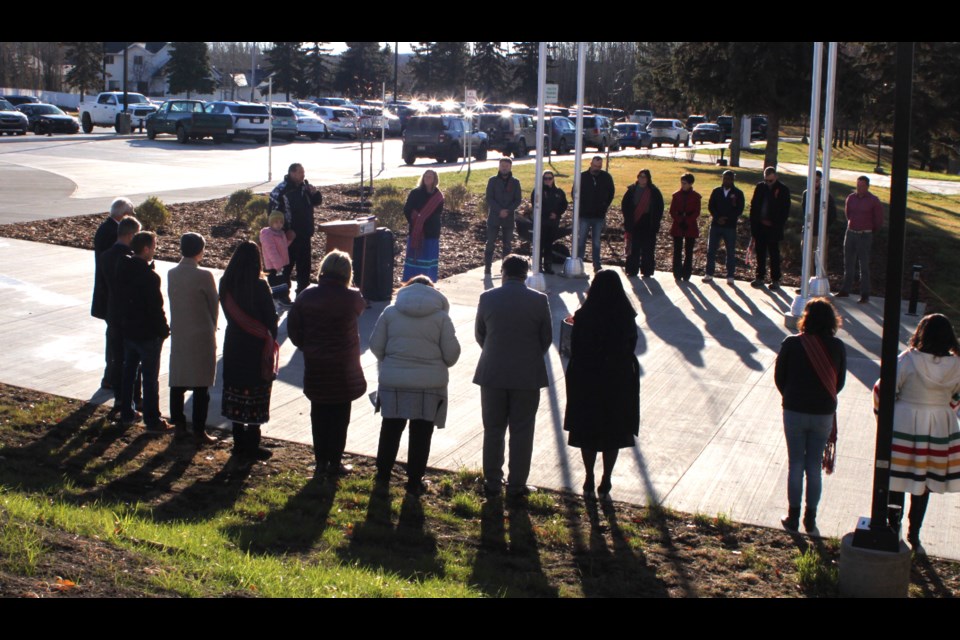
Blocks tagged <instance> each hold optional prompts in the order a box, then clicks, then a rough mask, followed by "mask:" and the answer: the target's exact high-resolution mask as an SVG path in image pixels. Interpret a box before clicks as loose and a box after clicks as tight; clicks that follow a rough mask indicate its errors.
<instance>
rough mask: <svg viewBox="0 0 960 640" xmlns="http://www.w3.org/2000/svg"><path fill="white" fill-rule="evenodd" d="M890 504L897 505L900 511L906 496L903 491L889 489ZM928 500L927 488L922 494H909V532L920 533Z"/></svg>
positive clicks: (928, 492)
mask: <svg viewBox="0 0 960 640" xmlns="http://www.w3.org/2000/svg"><path fill="white" fill-rule="evenodd" d="M888 498H889V500H890V504H895V505H899V506H900V509H901V513H902V509H903V505H904V500H905V498H906V496H905V495H904V494H903V491H891V492H890V493H889V495H888ZM929 502H930V491H929V489H928V490H927V491H925V492H924V493H923V495H919V496H918V495H913V494H911V495H910V512H909V514H908V516H907V518H908V521H909V523H910V530H909V531H910V533H916V534H919V533H920V527H922V526H923V517H924V516H925V515H926V514H927V504H928V503H929Z"/></svg>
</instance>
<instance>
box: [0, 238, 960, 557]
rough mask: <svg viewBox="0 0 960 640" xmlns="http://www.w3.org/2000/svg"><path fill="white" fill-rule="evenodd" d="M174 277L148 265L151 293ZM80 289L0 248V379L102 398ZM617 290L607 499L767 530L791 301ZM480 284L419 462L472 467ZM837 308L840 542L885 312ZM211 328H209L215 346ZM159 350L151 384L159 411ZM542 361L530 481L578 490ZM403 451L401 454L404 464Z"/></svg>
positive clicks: (86, 263) (460, 325)
mask: <svg viewBox="0 0 960 640" xmlns="http://www.w3.org/2000/svg"><path fill="white" fill-rule="evenodd" d="M165 241H167V242H170V240H169V239H165ZM171 266H172V265H171V264H168V263H158V264H157V271H158V273H160V275H161V278H163V279H164V290H165V289H166V272H167V271H168V269H169V268H170V267H171ZM217 275H218V277H219V274H217ZM92 281H93V254H92V252H90V251H84V250H79V249H71V248H66V247H59V246H53V245H45V244H36V243H30V242H23V241H16V240H9V239H5V238H0V326H2V328H3V330H4V333H5V335H6V338H7V339H6V345H7V346H6V348H5V349H4V350H3V352H2V353H0V381H3V382H5V383H8V384H14V385H19V386H24V387H29V388H32V389H37V390H40V391H45V392H49V393H57V394H61V395H65V396H69V397H72V398H77V399H80V400H90V401H92V402H108V401H110V400H111V398H110V396H108V394H107V393H106V392H103V391H100V390H99V389H98V385H99V383H100V377H101V375H102V372H103V344H104V324H103V323H102V322H101V321H99V320H96V319H94V318H91V317H90V315H89V309H90V291H91V288H92ZM547 283H548V286H549V295H550V304H551V308H552V311H553V316H554V327H555V328H556V327H558V326H559V322H560V321H561V319H562V318H563V317H565V316H566V315H567V314H569V313H572V312H573V311H574V310H576V308H577V307H578V305H579V304H580V302H581V301H582V300H583V298H584V294H585V292H586V289H587V286H588V285H587V281H586V280H565V279H563V278H560V277H557V276H547ZM625 284H626V285H627V288H628V291H630V292H631V294H632V296H633V298H634V304H635V306H636V308H637V310H638V312H639V314H640V315H639V317H638V319H637V322H638V325H639V329H640V336H639V342H638V346H637V354H638V357H639V360H640V366H641V375H642V379H641V418H642V423H641V428H640V437H639V438H638V439H637V444H636V446H635V447H633V448H632V449H629V450H625V451H623V452H622V453H621V456H620V462H619V463H618V466H617V470H616V475H615V476H614V479H613V492H612V495H613V496H614V498H615V499H617V500H622V501H627V502H633V503H640V504H645V503H647V502H649V501H656V502H659V503H663V504H666V505H668V506H670V507H672V508H674V509H678V510H682V511H686V512H702V513H706V514H709V515H715V514H717V513H724V514H727V515H728V516H729V517H731V518H732V519H733V520H736V521H740V522H746V523H750V524H758V525H763V526H769V527H775V528H777V527H779V526H780V525H779V518H780V516H781V515H783V513H784V511H785V508H786V476H787V465H786V462H787V453H786V446H785V444H784V439H783V435H782V431H783V427H782V423H781V409H780V395H779V393H778V392H777V390H776V387H775V385H774V382H773V363H774V360H775V358H776V353H777V349H778V348H779V344H780V341H781V340H782V339H783V337H784V336H786V335H788V332H787V330H786V329H785V328H784V323H783V313H784V312H785V311H786V310H787V309H788V308H789V303H790V299H789V296H788V295H787V294H786V293H785V292H771V291H768V290H766V289H761V290H756V289H752V288H750V287H749V286H748V285H747V283H745V282H739V281H738V282H737V284H736V285H735V286H728V285H726V284H725V283H723V281H722V280H721V281H720V283H712V284H702V283H700V282H699V278H696V279H695V282H694V283H691V284H688V285H685V286H677V285H676V284H675V283H674V281H673V278H672V277H670V276H669V274H664V273H662V274H658V276H657V278H656V279H652V280H643V281H641V280H636V279H634V280H633V281H627V280H626V279H625ZM491 286H499V279H490V278H484V277H483V276H482V274H481V273H480V272H479V271H472V272H469V273H465V274H461V275H458V276H454V277H452V278H448V279H446V280H444V281H442V282H441V283H440V288H441V289H442V290H443V292H444V293H445V294H446V295H447V296H448V297H449V299H450V302H451V317H452V319H453V322H454V325H455V327H456V330H457V334H458V337H459V339H460V342H461V344H462V345H463V355H462V356H461V358H460V362H459V363H457V365H456V366H455V367H453V369H452V370H451V382H450V390H449V397H450V411H449V417H448V425H447V428H446V429H443V430H439V431H437V432H436V435H435V437H434V441H433V447H432V452H431V457H430V464H431V466H435V467H439V468H444V469H450V470H455V469H458V468H460V467H471V468H480V467H481V444H482V428H481V424H480V420H479V411H478V409H479V406H480V392H479V388H478V387H476V386H475V385H473V384H472V383H471V382H470V380H471V379H472V376H473V371H474V368H475V366H476V362H477V359H478V357H479V353H480V350H479V347H478V346H477V345H476V343H475V342H474V339H473V321H474V316H475V314H476V301H477V298H478V296H479V294H480V293H481V292H482V291H483V290H484V289H486V288H489V287H491ZM837 302H838V303H839V304H838V307H839V309H840V311H841V313H842V315H843V320H844V330H843V332H842V333H841V334H840V337H841V338H842V339H843V340H844V341H845V343H846V344H847V349H848V364H849V373H848V377H847V385H846V387H845V388H844V390H843V391H842V392H841V394H840V411H839V414H838V422H839V433H840V440H839V446H838V461H837V471H836V473H835V474H833V475H832V476H829V477H826V478H825V480H824V494H823V499H822V501H821V505H820V509H821V511H820V517H819V523H820V529H821V532H822V533H823V534H824V535H828V536H842V535H843V534H845V533H846V532H849V531H851V530H852V529H853V527H854V526H855V524H856V520H857V518H858V517H859V516H862V515H869V512H870V496H871V483H872V464H873V452H874V446H875V421H874V418H873V414H872V400H871V388H872V385H873V383H874V381H875V380H876V379H877V377H878V376H879V353H880V333H881V325H882V307H883V301H882V299H879V298H874V299H873V301H872V303H871V304H869V305H863V306H861V305H857V304H855V303H849V302H848V301H847V300H837ZM385 306H386V303H382V302H381V303H377V304H374V305H372V306H371V308H370V309H368V310H367V312H366V313H364V315H363V316H362V318H361V323H360V333H361V346H362V349H363V355H362V358H361V360H362V363H363V366H364V371H365V373H366V377H367V381H368V385H369V388H370V389H371V390H372V389H373V388H375V386H376V362H375V359H374V357H373V356H372V355H371V354H370V352H369V351H368V350H367V348H366V343H367V339H368V337H369V335H370V332H371V330H372V328H373V325H374V323H375V322H376V319H377V317H378V315H379V313H380V312H381V311H382V309H383V308H384V307H385ZM168 309H169V307H168ZM916 321H917V318H911V317H908V316H904V317H903V325H902V327H901V336H900V338H901V341H904V340H906V339H907V338H908V337H909V335H910V333H911V332H912V331H913V328H914V327H915V325H916ZM223 326H224V322H223V321H221V329H220V331H218V340H219V342H220V343H221V344H222V337H223V336H222V328H223ZM557 338H558V336H555V340H554V343H555V344H556V342H557ZM280 341H281V345H282V346H281V352H280V356H281V372H280V379H279V380H278V381H277V383H276V384H275V385H274V394H273V402H272V407H271V421H270V422H269V423H268V424H267V425H265V427H264V432H265V433H266V434H267V435H269V436H272V437H275V438H282V439H287V440H291V441H296V442H303V443H309V442H310V419H309V409H310V406H309V402H308V401H307V399H306V398H305V397H304V396H303V395H302V393H301V391H300V382H301V380H302V375H303V361H302V358H301V356H300V354H299V352H297V351H296V350H295V349H294V347H293V345H292V344H290V342H289V341H288V340H287V339H286V323H285V318H283V319H282V322H281V327H280ZM167 353H168V351H165V354H164V358H163V363H162V368H161V381H160V382H161V385H160V387H161V392H162V393H161V408H162V409H163V410H164V413H165V414H166V410H165V409H166V407H167V388H166V384H167V355H166V354H167ZM547 364H548V371H549V374H550V379H551V386H550V387H549V388H548V389H546V390H545V391H544V393H543V394H542V396H541V402H540V409H539V414H538V420H537V434H536V441H535V447H536V451H535V454H534V465H533V469H532V473H531V478H530V481H531V483H532V484H536V485H539V486H544V487H550V488H554V489H571V490H575V491H579V486H580V485H581V483H582V479H583V472H582V465H581V462H580V456H579V452H578V450H576V449H572V448H569V447H567V446H566V434H565V433H564V432H563V429H562V423H563V411H564V407H565V404H566V400H565V393H564V383H563V372H564V364H565V363H564V362H562V360H561V358H560V356H559V353H558V352H557V349H556V347H554V348H553V349H551V351H550V353H549V356H548V362H547ZM219 392H220V388H219V386H217V387H215V388H214V389H213V399H212V402H211V407H210V415H211V417H210V424H211V425H214V424H218V423H219V424H220V425H221V426H226V424H225V421H223V419H222V418H220V417H219V411H220V393H219ZM188 410H189V407H188ZM378 436H379V417H378V416H375V415H374V414H373V412H372V409H371V406H370V403H369V401H368V400H367V399H366V398H365V397H364V398H361V399H360V400H357V401H356V402H355V403H354V406H353V419H352V422H351V426H350V433H349V439H348V443H347V450H348V451H351V452H354V453H359V454H363V455H369V456H372V455H375V453H376V446H377V439H378ZM405 452H406V445H405V444H404V445H403V446H402V447H401V459H403V458H404V456H405ZM958 509H960V496H958V495H956V494H953V495H949V494H948V495H937V496H934V498H933V499H932V500H931V504H930V509H929V512H928V514H927V520H926V523H925V525H924V532H923V534H924V535H923V540H924V545H925V547H926V548H927V550H928V551H929V552H930V553H931V554H933V555H937V556H941V557H947V558H953V559H960V519H958V518H957V517H956V515H957V512H958Z"/></svg>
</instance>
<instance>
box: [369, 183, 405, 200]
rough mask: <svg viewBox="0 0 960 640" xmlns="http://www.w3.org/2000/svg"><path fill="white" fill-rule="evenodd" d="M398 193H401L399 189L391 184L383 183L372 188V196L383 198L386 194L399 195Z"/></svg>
mask: <svg viewBox="0 0 960 640" xmlns="http://www.w3.org/2000/svg"><path fill="white" fill-rule="evenodd" d="M400 195H401V193H400V189H398V188H397V187H396V186H394V185H392V184H385V185H382V186H379V187H377V188H376V189H374V190H373V197H374V198H385V197H387V196H397V197H399V196H400Z"/></svg>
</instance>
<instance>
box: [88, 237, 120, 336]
mask: <svg viewBox="0 0 960 640" xmlns="http://www.w3.org/2000/svg"><path fill="white" fill-rule="evenodd" d="M119 226H120V223H119V222H117V221H116V220H114V219H113V218H107V219H106V220H104V221H103V222H102V223H100V226H99V227H97V232H96V233H95V234H94V236H93V259H94V274H93V302H92V303H91V305H90V315H92V316H93V317H94V318H100V319H101V320H106V319H107V295H108V293H107V281H106V279H105V276H104V273H103V271H102V270H101V269H100V256H101V255H103V253H104V252H105V251H106V250H107V249H109V248H110V247H112V246H113V243H115V242H116V241H117V229H118V228H119Z"/></svg>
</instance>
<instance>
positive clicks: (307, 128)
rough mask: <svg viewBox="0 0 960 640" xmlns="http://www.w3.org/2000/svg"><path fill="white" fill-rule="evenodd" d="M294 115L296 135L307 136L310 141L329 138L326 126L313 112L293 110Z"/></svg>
mask: <svg viewBox="0 0 960 640" xmlns="http://www.w3.org/2000/svg"><path fill="white" fill-rule="evenodd" d="M294 113H295V114H296V116H297V134H298V135H301V136H307V137H308V138H310V139H311V140H319V139H320V138H329V137H330V130H329V129H327V125H325V124H324V123H323V120H321V119H320V116H318V115H317V114H315V113H314V112H313V111H308V110H307V109H295V110H294Z"/></svg>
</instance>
